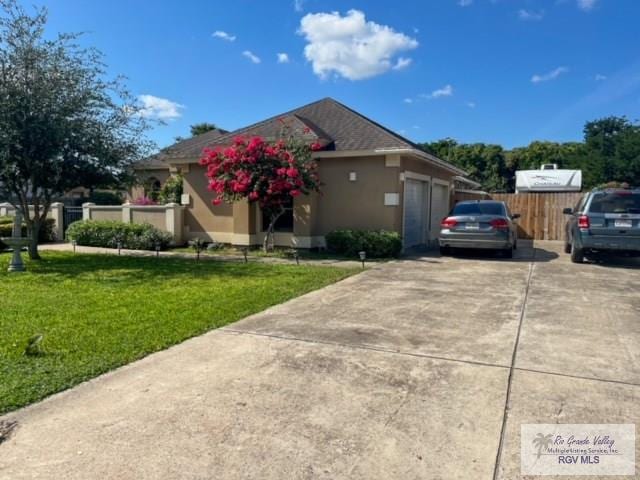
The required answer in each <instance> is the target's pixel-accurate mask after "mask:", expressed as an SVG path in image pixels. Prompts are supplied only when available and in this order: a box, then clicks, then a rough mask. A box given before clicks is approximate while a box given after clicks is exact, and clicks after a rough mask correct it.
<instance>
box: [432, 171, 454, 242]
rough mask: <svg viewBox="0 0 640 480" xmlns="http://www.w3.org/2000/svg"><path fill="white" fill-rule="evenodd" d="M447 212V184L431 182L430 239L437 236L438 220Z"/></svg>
mask: <svg viewBox="0 0 640 480" xmlns="http://www.w3.org/2000/svg"><path fill="white" fill-rule="evenodd" d="M448 214H449V185H443V184H441V183H436V182H435V181H434V182H433V186H432V187H431V228H430V229H429V230H430V232H431V239H432V240H435V239H436V238H438V233H439V232H440V222H441V221H442V219H443V218H444V217H446V216H447V215H448Z"/></svg>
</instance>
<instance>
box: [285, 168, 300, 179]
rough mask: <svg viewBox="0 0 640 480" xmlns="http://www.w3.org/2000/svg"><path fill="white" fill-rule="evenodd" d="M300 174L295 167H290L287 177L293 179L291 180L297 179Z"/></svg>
mask: <svg viewBox="0 0 640 480" xmlns="http://www.w3.org/2000/svg"><path fill="white" fill-rule="evenodd" d="M299 173H300V172H298V169H297V168H295V167H289V168H287V176H288V177H291V178H295V177H297V176H298V175H299Z"/></svg>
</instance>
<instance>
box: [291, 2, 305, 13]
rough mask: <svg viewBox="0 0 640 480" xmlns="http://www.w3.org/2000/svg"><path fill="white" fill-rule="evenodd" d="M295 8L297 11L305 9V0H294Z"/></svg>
mask: <svg viewBox="0 0 640 480" xmlns="http://www.w3.org/2000/svg"><path fill="white" fill-rule="evenodd" d="M293 9H294V10H295V11H296V12H301V11H302V10H304V0H293Z"/></svg>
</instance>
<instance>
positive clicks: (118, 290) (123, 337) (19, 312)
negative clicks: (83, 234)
mask: <svg viewBox="0 0 640 480" xmlns="http://www.w3.org/2000/svg"><path fill="white" fill-rule="evenodd" d="M8 263H9V255H8V254H0V303H1V305H2V307H1V310H0V378H1V379H2V381H1V382H0V414H2V413H5V412H8V411H10V410H14V409H16V408H19V407H21V406H24V405H27V404H29V403H32V402H35V401H37V400H40V399H42V398H44V397H46V396H47V395H50V394H52V393H55V392H58V391H60V390H64V389H66V388H69V387H71V386H73V385H76V384H77V383H79V382H82V381H84V380H87V379H90V378H92V377H95V376H97V375H99V374H101V373H104V372H106V371H109V370H111V369H113V368H115V367H118V366H120V365H124V364H126V363H129V362H132V361H134V360H136V359H139V358H141V357H143V356H145V355H148V354H149V353H152V352H155V351H158V350H162V349H164V348H167V347H169V346H171V345H174V344H176V343H179V342H181V341H183V340H185V339H187V338H189V337H192V336H195V335H198V334H201V333H203V332H206V331H207V330H211V329H214V328H217V327H220V326H223V325H226V324H228V323H231V322H234V321H236V320H239V319H241V318H243V317H245V316H247V315H250V314H253V313H256V312H259V311H261V310H264V309H265V308H267V307H269V306H271V305H275V304H278V303H281V302H284V301H286V300H288V299H290V298H293V297H296V296H299V295H301V294H304V293H306V292H309V291H311V290H315V289H318V288H320V287H323V286H325V285H328V284H330V283H333V282H336V281H338V280H340V279H343V278H345V277H347V276H349V275H351V274H353V273H354V272H356V271H357V270H348V269H344V268H332V267H313V266H305V265H301V266H296V265H267V264H261V263H249V264H244V263H231V262H230V263H225V262H200V263H196V262H194V261H189V260H184V259H177V258H176V259H173V258H159V259H156V258H151V257H146V258H143V257H128V256H126V257H125V256H122V257H119V256H116V255H80V254H78V255H73V254H70V253H54V252H44V254H43V260H42V261H41V262H30V263H28V265H27V267H28V269H29V271H28V272H27V273H24V274H8V273H7V272H6V268H7V265H8ZM36 334H43V340H42V343H41V345H42V350H43V352H42V353H39V354H36V355H25V353H24V352H25V346H26V344H27V342H28V340H29V339H30V338H31V337H32V336H34V335H36Z"/></svg>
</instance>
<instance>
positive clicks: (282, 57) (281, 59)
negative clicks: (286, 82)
mask: <svg viewBox="0 0 640 480" xmlns="http://www.w3.org/2000/svg"><path fill="white" fill-rule="evenodd" d="M277 57H278V63H289V55H288V54H286V53H278V54H277Z"/></svg>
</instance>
